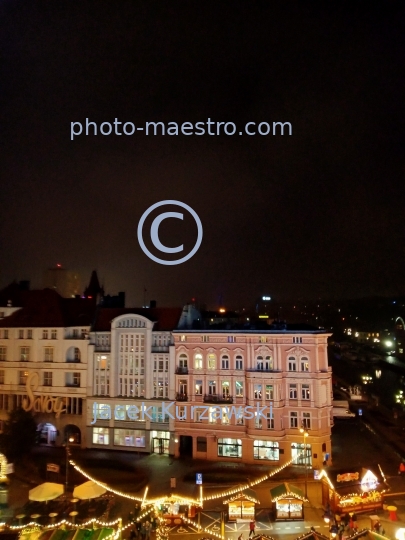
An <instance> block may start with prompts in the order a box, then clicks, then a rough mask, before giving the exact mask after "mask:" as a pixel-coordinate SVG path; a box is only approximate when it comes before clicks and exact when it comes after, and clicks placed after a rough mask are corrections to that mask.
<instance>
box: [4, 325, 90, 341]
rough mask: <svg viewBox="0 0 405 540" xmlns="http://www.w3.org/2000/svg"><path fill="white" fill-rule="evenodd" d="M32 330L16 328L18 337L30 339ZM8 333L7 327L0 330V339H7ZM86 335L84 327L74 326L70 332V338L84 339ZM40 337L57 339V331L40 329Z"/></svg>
mask: <svg viewBox="0 0 405 540" xmlns="http://www.w3.org/2000/svg"><path fill="white" fill-rule="evenodd" d="M32 332H33V330H32V328H28V329H23V328H20V329H19V330H17V335H18V339H32ZM9 335H10V332H9V329H8V328H6V329H4V330H2V331H1V332H0V338H1V339H9ZM87 336H88V330H86V329H85V328H82V329H78V328H74V329H73V330H72V334H71V337H72V338H77V339H79V338H81V339H84V338H85V337H87ZM42 339H58V331H57V330H56V329H52V330H42Z"/></svg>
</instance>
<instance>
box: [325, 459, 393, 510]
mask: <svg viewBox="0 0 405 540" xmlns="http://www.w3.org/2000/svg"><path fill="white" fill-rule="evenodd" d="M319 479H320V480H321V481H322V503H323V505H324V506H325V508H326V507H327V506H328V505H329V506H330V508H331V510H332V511H333V512H336V513H349V512H356V513H360V512H370V511H373V510H378V509H379V508H382V505H383V494H384V492H385V491H386V490H387V488H388V486H387V484H386V483H385V477H384V475H383V472H382V471H381V469H380V470H379V471H376V470H373V471H371V470H370V469H359V470H354V471H343V472H341V473H338V474H335V475H334V476H333V477H330V476H328V474H327V473H326V471H324V470H323V471H321V473H320V474H319Z"/></svg>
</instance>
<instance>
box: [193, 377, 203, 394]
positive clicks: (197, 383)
mask: <svg viewBox="0 0 405 540" xmlns="http://www.w3.org/2000/svg"><path fill="white" fill-rule="evenodd" d="M202 388H203V382H202V380H201V379H199V380H196V381H195V395H196V396H202Z"/></svg>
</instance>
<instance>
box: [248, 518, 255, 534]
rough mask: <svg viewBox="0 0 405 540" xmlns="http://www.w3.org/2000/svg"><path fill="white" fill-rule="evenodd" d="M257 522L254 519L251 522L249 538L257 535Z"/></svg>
mask: <svg viewBox="0 0 405 540" xmlns="http://www.w3.org/2000/svg"><path fill="white" fill-rule="evenodd" d="M255 528H256V522H255V520H254V519H252V520H251V521H250V523H249V531H250V532H249V538H250V537H251V536H254V535H255Z"/></svg>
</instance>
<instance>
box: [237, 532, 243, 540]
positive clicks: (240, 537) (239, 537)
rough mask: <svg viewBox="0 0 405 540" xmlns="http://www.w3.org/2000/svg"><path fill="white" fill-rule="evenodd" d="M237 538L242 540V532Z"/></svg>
mask: <svg viewBox="0 0 405 540" xmlns="http://www.w3.org/2000/svg"><path fill="white" fill-rule="evenodd" d="M238 540H243V532H242V533H240V535H239V536H238Z"/></svg>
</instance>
